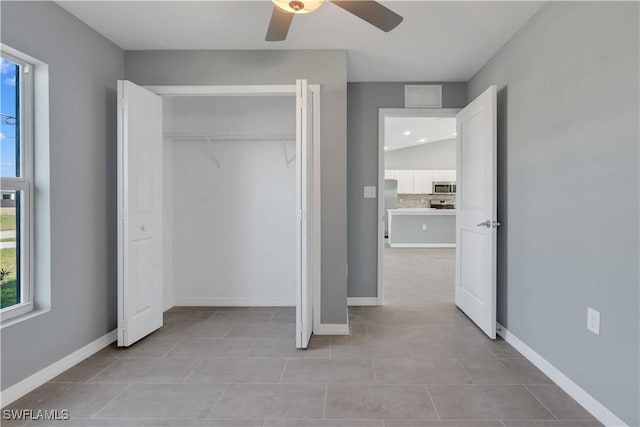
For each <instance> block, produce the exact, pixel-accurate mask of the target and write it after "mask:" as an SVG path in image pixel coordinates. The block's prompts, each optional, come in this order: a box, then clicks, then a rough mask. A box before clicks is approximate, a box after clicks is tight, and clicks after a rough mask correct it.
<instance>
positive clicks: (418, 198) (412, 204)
mask: <svg viewBox="0 0 640 427" xmlns="http://www.w3.org/2000/svg"><path fill="white" fill-rule="evenodd" d="M432 199H436V200H452V201H453V202H454V203H455V199H456V196H450V195H446V196H439V195H437V194H436V195H434V194H398V207H399V208H428V207H431V206H430V205H429V202H430V201H431V200H432Z"/></svg>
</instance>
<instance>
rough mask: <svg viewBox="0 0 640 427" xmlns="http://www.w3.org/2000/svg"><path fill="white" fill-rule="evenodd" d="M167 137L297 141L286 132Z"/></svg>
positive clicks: (174, 136)
mask: <svg viewBox="0 0 640 427" xmlns="http://www.w3.org/2000/svg"><path fill="white" fill-rule="evenodd" d="M163 137H164V138H165V139H173V140H174V141H203V142H207V141H208V142H221V141H223V142H237V141H276V142H282V141H295V140H296V137H295V135H285V134H193V133H189V134H184V133H166V134H164V135H163Z"/></svg>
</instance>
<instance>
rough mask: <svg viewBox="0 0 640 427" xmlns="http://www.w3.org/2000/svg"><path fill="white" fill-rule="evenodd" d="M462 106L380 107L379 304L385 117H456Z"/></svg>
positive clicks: (380, 302)
mask: <svg viewBox="0 0 640 427" xmlns="http://www.w3.org/2000/svg"><path fill="white" fill-rule="evenodd" d="M459 111H460V108H380V109H378V218H379V221H378V305H384V281H383V272H384V270H383V269H384V221H385V212H384V119H385V117H456V115H457V114H458V112H459Z"/></svg>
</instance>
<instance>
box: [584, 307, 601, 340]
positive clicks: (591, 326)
mask: <svg viewBox="0 0 640 427" xmlns="http://www.w3.org/2000/svg"><path fill="white" fill-rule="evenodd" d="M587 329H588V330H590V331H591V332H593V333H594V334H596V335H600V312H599V311H597V310H594V309H593V308H591V307H588V308H587Z"/></svg>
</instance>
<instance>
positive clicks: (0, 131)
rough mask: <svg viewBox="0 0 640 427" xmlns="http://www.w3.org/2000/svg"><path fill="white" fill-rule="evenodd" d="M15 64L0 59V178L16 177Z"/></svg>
mask: <svg viewBox="0 0 640 427" xmlns="http://www.w3.org/2000/svg"><path fill="white" fill-rule="evenodd" d="M18 72H19V68H18V65H17V64H14V63H13V62H11V61H9V60H8V59H6V58H2V60H1V62H0V79H1V81H0V98H2V101H1V103H0V114H1V115H0V176H13V177H15V176H16V173H17V172H18V170H17V168H16V154H17V149H18V136H19V135H18V126H17V123H18V120H17V119H18V117H17V116H18V105H17V102H16V100H17V95H18V93H17V88H18V81H17V80H18Z"/></svg>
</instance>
